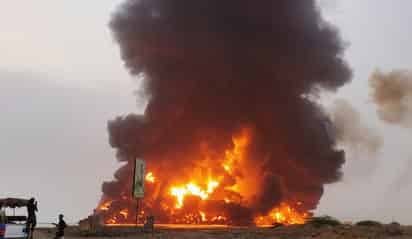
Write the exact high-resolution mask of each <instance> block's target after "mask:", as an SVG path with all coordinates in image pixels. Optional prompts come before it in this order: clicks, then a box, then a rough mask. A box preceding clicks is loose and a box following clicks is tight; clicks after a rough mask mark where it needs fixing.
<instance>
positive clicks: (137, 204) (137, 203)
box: [136, 198, 140, 227]
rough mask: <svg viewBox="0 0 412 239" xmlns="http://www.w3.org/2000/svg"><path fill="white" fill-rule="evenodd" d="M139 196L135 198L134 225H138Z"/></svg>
mask: <svg viewBox="0 0 412 239" xmlns="http://www.w3.org/2000/svg"><path fill="white" fill-rule="evenodd" d="M139 202H140V200H139V198H136V227H137V226H138V225H139Z"/></svg>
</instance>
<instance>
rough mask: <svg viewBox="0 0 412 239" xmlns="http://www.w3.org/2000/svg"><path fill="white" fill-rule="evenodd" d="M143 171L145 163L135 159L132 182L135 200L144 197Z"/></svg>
mask: <svg viewBox="0 0 412 239" xmlns="http://www.w3.org/2000/svg"><path fill="white" fill-rule="evenodd" d="M145 171H146V162H145V161H143V160H140V159H136V163H135V169H134V181H133V197H135V198H142V197H143V196H144V179H145Z"/></svg>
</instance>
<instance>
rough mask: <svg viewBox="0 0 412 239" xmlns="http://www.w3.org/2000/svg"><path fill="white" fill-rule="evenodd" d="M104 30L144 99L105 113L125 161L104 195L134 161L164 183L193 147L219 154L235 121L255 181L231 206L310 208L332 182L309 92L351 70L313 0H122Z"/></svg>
mask: <svg viewBox="0 0 412 239" xmlns="http://www.w3.org/2000/svg"><path fill="white" fill-rule="evenodd" d="M110 27H111V29H112V31H113V34H114V37H115V39H116V41H117V42H118V44H119V46H120V50H121V56H122V59H123V61H124V62H125V65H126V67H127V69H128V70H129V71H130V73H131V74H133V75H139V76H142V77H144V92H145V96H146V97H147V99H148V105H147V108H146V110H145V112H144V115H129V116H126V117H119V118H117V119H115V120H113V121H110V122H109V134H110V144H111V146H112V147H114V148H116V149H117V155H118V158H119V160H121V161H125V162H127V164H126V166H124V167H123V168H122V169H121V170H120V171H118V172H117V173H116V177H115V179H116V180H115V181H113V182H110V183H105V184H104V185H103V192H104V195H105V196H104V197H109V198H113V195H114V194H117V195H121V194H126V193H129V191H130V187H129V185H128V183H127V182H128V181H130V172H131V171H132V168H133V163H132V162H133V159H134V158H136V157H138V158H143V159H145V160H146V161H147V162H148V164H149V166H150V165H156V167H158V168H161V169H162V173H163V177H165V176H166V175H167V178H168V179H169V180H173V178H176V177H179V176H180V177H182V175H185V172H186V170H188V169H190V168H191V167H193V166H194V162H193V161H195V160H193V155H198V154H199V148H200V147H201V146H202V147H205V145H206V147H207V148H208V149H212V152H213V154H215V155H222V154H223V153H224V150H225V149H226V148H228V147H230V146H231V145H232V144H233V143H232V136H233V135H236V134H238V133H239V132H240V131H241V129H242V128H244V127H245V126H247V127H248V128H251V129H253V130H252V131H253V140H252V142H251V145H250V147H249V150H248V155H247V158H248V160H249V161H250V162H252V164H253V165H255V166H256V168H257V170H258V172H259V175H260V177H261V178H258V179H257V182H259V185H255V186H254V188H252V187H251V188H250V191H251V192H254V190H256V188H257V189H258V190H256V192H255V193H254V195H251V196H250V197H249V199H248V203H247V204H246V205H247V206H246V209H245V208H239V210H234V211H237V212H239V211H242V210H243V211H244V210H246V211H247V213H246V214H247V215H256V214H259V213H267V212H268V211H269V210H270V209H271V208H272V207H273V206H276V205H277V204H278V203H280V202H281V201H284V200H299V201H302V202H303V204H304V207H305V208H304V209H305V210H311V209H314V208H316V206H317V204H318V202H319V199H320V197H321V196H322V193H323V187H324V184H327V183H333V182H336V181H337V180H339V179H340V177H341V174H342V173H341V170H340V169H341V166H342V164H343V163H344V162H345V159H344V153H343V152H342V151H339V150H336V149H335V144H336V139H335V134H334V132H333V130H330V129H333V127H331V121H330V119H329V118H328V116H327V114H326V113H324V111H323V110H322V109H321V107H320V106H319V105H318V104H316V103H314V102H313V101H311V100H310V98H311V97H313V96H316V95H317V94H318V93H319V91H320V90H328V91H335V90H337V89H338V88H339V87H340V86H342V85H344V84H345V83H347V82H348V81H349V80H350V78H351V72H350V69H349V68H348V66H347V64H346V63H345V61H344V60H343V50H344V44H343V42H342V41H341V39H340V37H339V35H338V33H337V30H336V29H335V28H334V27H333V26H331V25H330V24H329V23H327V22H325V21H324V20H323V19H322V17H321V14H320V11H319V9H318V6H317V5H316V1H315V0H260V1H250V0H203V1H199V0H198V1H196V0H127V1H126V2H125V3H124V4H123V5H121V7H120V8H119V9H118V11H117V12H116V13H115V14H114V15H113V18H112V20H111V22H110ZM241 177H243V178H247V177H250V175H247V174H246V175H245V174H243V175H239V178H241ZM234 180H236V178H235V179H234ZM238 214H239V213H238ZM238 214H236V212H233V215H237V216H233V217H238Z"/></svg>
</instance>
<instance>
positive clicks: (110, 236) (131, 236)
mask: <svg viewBox="0 0 412 239" xmlns="http://www.w3.org/2000/svg"><path fill="white" fill-rule="evenodd" d="M54 233H55V231H54V229H39V230H38V231H37V232H36V234H35V239H48V238H53V237H54ZM85 238H88V239H97V238H107V239H150V238H153V239H212V238H213V239H214V238H216V239H258V238H259V239H309V238H317V239H346V238H348V239H349V238H351V239H406V238H411V239H412V226H400V225H395V224H390V225H380V226H355V225H338V226H329V225H326V226H321V227H314V226H313V225H293V226H281V227H276V228H230V227H228V228H214V229H174V228H171V229H165V228H160V229H159V228H158V229H156V230H155V232H154V233H143V232H141V231H139V229H137V228H135V229H133V230H129V231H127V232H124V231H119V230H117V229H116V228H113V229H112V230H111V232H110V233H105V234H101V235H90V234H85V233H84V232H80V231H79V229H78V227H70V228H69V229H67V232H66V235H65V239H85Z"/></svg>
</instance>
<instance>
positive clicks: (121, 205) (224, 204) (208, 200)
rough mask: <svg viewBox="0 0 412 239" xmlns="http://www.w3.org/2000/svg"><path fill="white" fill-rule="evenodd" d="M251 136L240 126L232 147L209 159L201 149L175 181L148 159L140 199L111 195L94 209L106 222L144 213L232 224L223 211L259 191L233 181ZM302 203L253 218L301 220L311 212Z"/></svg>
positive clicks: (263, 222) (244, 162) (130, 219)
mask: <svg viewBox="0 0 412 239" xmlns="http://www.w3.org/2000/svg"><path fill="white" fill-rule="evenodd" d="M250 140H251V131H250V130H246V129H245V130H243V131H242V133H241V134H240V135H239V136H236V137H233V139H232V141H233V145H232V147H231V148H230V149H227V150H226V151H225V153H224V155H223V156H222V158H221V159H217V160H211V159H210V158H209V157H210V156H209V154H208V152H207V150H206V152H203V153H204V155H206V156H205V158H203V159H200V160H199V164H198V166H197V167H195V168H193V169H192V170H191V171H190V172H188V174H187V175H182V179H181V180H180V181H173V182H169V179H168V178H167V176H163V175H168V173H162V172H161V171H159V169H157V168H156V165H151V164H150V163H149V164H148V168H149V171H148V172H147V174H146V176H145V181H146V183H145V190H146V195H145V197H144V198H143V199H142V200H141V202H139V204H137V201H136V200H135V199H133V198H132V197H131V195H121V197H120V198H119V199H116V200H113V199H110V200H102V202H101V203H100V205H99V207H98V208H97V213H99V214H101V215H103V216H104V223H105V224H110V225H121V224H132V223H136V220H139V221H140V220H144V217H146V216H148V215H154V216H156V218H157V221H158V222H162V223H179V224H232V223H233V221H234V219H235V218H230V217H229V215H228V213H227V211H228V210H230V209H231V208H240V207H242V205H247V204H248V200H247V197H246V196H245V195H244V192H245V191H249V192H254V191H256V190H258V189H257V188H255V187H256V185H250V183H249V182H242V180H238V181H236V180H233V179H234V178H237V177H239V175H241V174H242V173H244V172H247V170H252V169H248V168H245V167H246V165H248V163H247V157H246V152H247V148H248V145H249V142H250ZM169 173H170V172H169ZM246 194H247V193H246ZM245 199H246V200H245ZM302 204H303V203H302V202H300V201H294V200H290V201H284V202H281V203H280V204H279V205H277V206H276V207H274V208H273V209H272V210H270V212H269V213H267V214H266V215H254V216H253V217H254V223H255V225H257V226H265V225H273V224H277V223H281V224H285V225H289V224H302V223H304V222H305V220H306V219H307V218H308V217H309V216H310V215H309V213H307V212H305V211H304V210H301V206H302ZM136 208H138V212H139V213H138V215H136ZM236 221H239V220H238V219H236Z"/></svg>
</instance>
